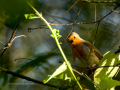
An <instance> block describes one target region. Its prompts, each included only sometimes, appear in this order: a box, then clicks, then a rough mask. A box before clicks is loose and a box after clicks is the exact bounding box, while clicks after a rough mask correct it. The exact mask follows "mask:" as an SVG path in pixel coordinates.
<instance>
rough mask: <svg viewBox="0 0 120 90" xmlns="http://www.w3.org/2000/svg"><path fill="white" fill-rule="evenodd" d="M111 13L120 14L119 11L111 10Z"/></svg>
mask: <svg viewBox="0 0 120 90" xmlns="http://www.w3.org/2000/svg"><path fill="white" fill-rule="evenodd" d="M111 11H112V12H115V13H118V14H120V12H118V11H115V10H111Z"/></svg>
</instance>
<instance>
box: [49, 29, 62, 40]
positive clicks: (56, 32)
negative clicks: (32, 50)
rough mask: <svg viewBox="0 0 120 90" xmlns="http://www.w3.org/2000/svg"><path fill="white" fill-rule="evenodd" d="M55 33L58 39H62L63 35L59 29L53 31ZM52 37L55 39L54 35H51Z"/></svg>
mask: <svg viewBox="0 0 120 90" xmlns="http://www.w3.org/2000/svg"><path fill="white" fill-rule="evenodd" d="M53 32H54V33H55V35H56V36H57V39H59V38H61V37H62V35H60V34H59V30H58V29H55V28H54V29H53ZM50 36H51V37H53V38H55V37H54V35H53V34H51V35H50Z"/></svg>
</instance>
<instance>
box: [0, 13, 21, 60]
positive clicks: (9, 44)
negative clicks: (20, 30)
mask: <svg viewBox="0 0 120 90" xmlns="http://www.w3.org/2000/svg"><path fill="white" fill-rule="evenodd" d="M20 17H21V15H20ZM20 17H19V20H18V22H17V24H16V27H15V30H14V31H13V33H12V36H11V38H10V40H9V43H8V45H7V46H6V47H10V46H11V43H12V39H13V37H14V35H15V33H16V31H17V27H18V25H19V22H20ZM7 49H8V48H5V49H4V51H3V52H2V53H1V55H0V58H1V57H2V56H3V54H4V53H5V51H6V50H7Z"/></svg>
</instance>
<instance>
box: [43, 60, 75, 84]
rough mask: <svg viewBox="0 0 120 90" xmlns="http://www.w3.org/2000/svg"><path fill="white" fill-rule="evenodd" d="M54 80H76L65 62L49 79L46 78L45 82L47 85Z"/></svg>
mask: <svg viewBox="0 0 120 90" xmlns="http://www.w3.org/2000/svg"><path fill="white" fill-rule="evenodd" d="M52 78H55V79H63V80H68V79H69V81H71V80H74V79H73V77H72V75H71V74H70V71H69V70H68V68H67V65H66V63H65V62H64V63H63V64H62V65H61V66H60V67H59V68H58V69H56V71H55V72H54V73H53V74H52V75H51V76H50V75H49V76H48V77H47V78H45V79H44V80H43V82H44V83H47V82H48V81H49V80H51V79H52Z"/></svg>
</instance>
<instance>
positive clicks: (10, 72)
mask: <svg viewBox="0 0 120 90" xmlns="http://www.w3.org/2000/svg"><path fill="white" fill-rule="evenodd" d="M0 71H3V72H5V73H8V74H11V75H13V76H17V77H19V78H22V79H25V80H28V81H32V82H35V83H38V84H42V85H46V86H50V87H54V88H57V87H58V86H56V85H52V84H48V83H46V84H44V83H43V82H42V81H39V80H35V79H32V78H30V77H27V76H24V75H20V74H17V73H15V72H12V71H8V70H7V69H4V68H1V67H0Z"/></svg>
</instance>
